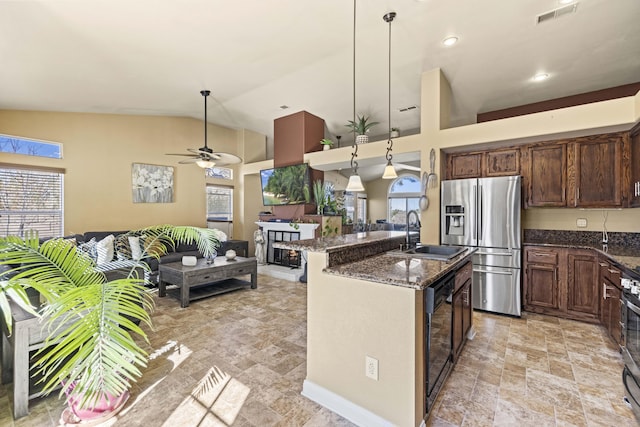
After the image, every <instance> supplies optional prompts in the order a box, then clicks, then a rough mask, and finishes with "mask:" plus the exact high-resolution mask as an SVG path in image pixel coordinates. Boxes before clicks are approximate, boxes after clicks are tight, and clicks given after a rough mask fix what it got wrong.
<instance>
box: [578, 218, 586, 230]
mask: <svg viewBox="0 0 640 427" xmlns="http://www.w3.org/2000/svg"><path fill="white" fill-rule="evenodd" d="M576 226H578V227H580V228H584V227H586V226H587V218H578V220H577V221H576Z"/></svg>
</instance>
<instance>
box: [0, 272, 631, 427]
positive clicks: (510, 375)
mask: <svg viewBox="0 0 640 427" xmlns="http://www.w3.org/2000/svg"><path fill="white" fill-rule="evenodd" d="M258 280H259V282H258V283H259V287H258V289H257V290H241V291H237V292H232V293H229V294H224V295H219V296H217V297H213V298H209V299H205V300H201V301H197V302H194V303H192V304H191V306H190V307H188V308H186V309H181V308H180V306H179V303H178V302H177V300H175V299H173V298H171V297H168V298H158V299H157V309H156V312H155V314H154V316H153V318H154V325H155V330H154V331H153V332H152V333H150V336H149V338H150V346H149V352H150V354H151V357H150V361H149V367H148V368H147V369H146V371H145V372H144V375H143V377H142V379H141V381H140V382H139V383H138V384H136V386H135V387H134V388H133V390H132V395H131V398H130V399H129V402H128V403H127V406H126V407H125V408H124V409H123V411H122V412H121V413H120V414H119V415H118V417H117V419H112V420H111V421H110V422H108V423H107V424H106V425H116V426H167V427H169V426H171V427H173V426H229V425H233V426H239V427H248V426H261V427H264V426H307V427H309V426H313V427H323V426H351V425H352V424H351V423H349V422H348V421H346V420H344V419H342V418H341V417H339V416H337V415H335V414H333V413H332V412H330V411H328V410H326V409H324V408H322V407H321V406H319V405H317V404H315V403H314V402H311V401H309V400H308V399H306V398H304V397H302V396H301V395H300V391H301V388H302V381H303V379H304V377H305V347H306V338H305V335H306V285H304V284H301V283H296V282H287V281H282V280H279V279H274V278H272V277H269V276H265V275H260V276H259V279H258ZM474 324H475V327H476V331H477V335H476V337H475V339H474V340H473V341H469V343H468V344H467V347H466V349H465V351H464V352H463V354H462V356H461V358H460V360H459V362H458V365H457V366H456V368H455V370H454V371H453V372H452V373H451V376H450V378H449V380H448V381H447V383H446V385H445V387H444V388H443V390H442V391H441V393H440V396H439V398H438V400H437V401H436V404H435V407H434V410H433V412H432V415H431V417H430V419H429V425H433V426H461V425H465V426H485V425H486V426H513V425H519V426H529V425H530V426H533V425H535V426H545V425H557V426H617V427H622V426H635V425H637V424H636V421H635V420H634V419H633V415H632V413H631V411H630V410H629V409H628V408H627V407H626V406H625V405H624V404H623V403H622V395H623V393H622V385H621V369H622V362H621V358H620V355H619V354H618V353H617V352H616V351H615V349H614V348H613V346H612V345H611V344H610V343H609V341H608V338H607V337H606V336H605V335H604V332H603V329H601V328H600V327H598V326H594V325H588V324H583V323H579V322H572V321H564V320H559V319H556V318H553V317H547V316H540V315H532V314H525V315H524V316H523V318H522V319H514V318H509V317H504V316H498V315H491V314H486V313H479V312H475V313H474ZM9 393H10V387H8V386H5V387H0V426H33V427H35V426H37V427H42V426H54V425H58V421H59V418H60V414H61V412H62V409H63V404H62V403H61V401H60V400H58V399H57V398H56V397H55V396H52V397H48V398H45V399H35V400H32V401H31V403H30V410H31V413H30V415H29V416H27V417H25V418H22V419H19V420H16V421H14V420H13V418H12V415H11V410H10V407H9Z"/></svg>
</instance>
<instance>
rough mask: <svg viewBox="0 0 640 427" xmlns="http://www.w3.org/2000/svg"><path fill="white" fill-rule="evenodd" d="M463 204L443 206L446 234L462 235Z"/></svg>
mask: <svg viewBox="0 0 640 427" xmlns="http://www.w3.org/2000/svg"><path fill="white" fill-rule="evenodd" d="M464 224H465V220H464V206H461V205H447V206H445V230H444V232H445V234H446V235H447V236H464Z"/></svg>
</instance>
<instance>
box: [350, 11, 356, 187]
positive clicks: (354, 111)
mask: <svg viewBox="0 0 640 427" xmlns="http://www.w3.org/2000/svg"><path fill="white" fill-rule="evenodd" d="M355 123H356V0H353V124H354V125H355ZM356 157H358V144H356V129H355V126H354V128H353V152H352V153H351V169H353V173H354V174H356V175H357V174H358V162H357V161H356V160H355V159H356Z"/></svg>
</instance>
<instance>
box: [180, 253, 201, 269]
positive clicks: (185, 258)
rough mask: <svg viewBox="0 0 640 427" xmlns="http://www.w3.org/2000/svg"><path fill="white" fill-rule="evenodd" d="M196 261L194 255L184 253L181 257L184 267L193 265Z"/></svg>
mask: <svg viewBox="0 0 640 427" xmlns="http://www.w3.org/2000/svg"><path fill="white" fill-rule="evenodd" d="M197 263H198V258H196V257H194V256H189V255H185V256H183V257H182V265H184V266H186V267H193V266H194V265H196V264H197Z"/></svg>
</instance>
